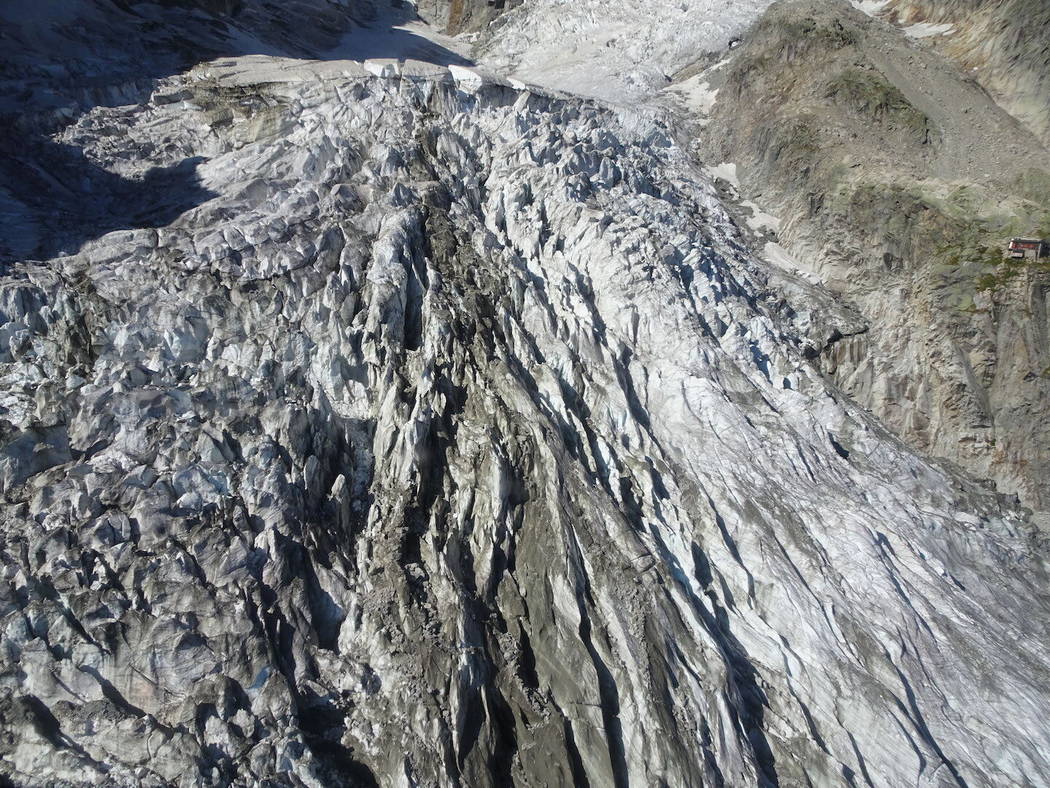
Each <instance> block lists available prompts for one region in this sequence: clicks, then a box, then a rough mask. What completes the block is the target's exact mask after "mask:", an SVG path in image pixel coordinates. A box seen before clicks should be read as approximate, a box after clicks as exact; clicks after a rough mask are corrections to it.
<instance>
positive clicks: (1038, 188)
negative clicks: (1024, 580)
mask: <svg viewBox="0 0 1050 788" xmlns="http://www.w3.org/2000/svg"><path fill="white" fill-rule="evenodd" d="M698 78H699V77H698ZM703 78H706V77H703ZM710 78H711V79H712V80H715V81H718V80H720V82H719V84H720V85H721V88H720V90H719V92H718V94H717V101H716V102H715V103H714V107H713V109H712V110H711V113H710V117H709V118H708V119H707V121H706V122H707V125H706V126H705V127H704V128H703V130H702V132H700V136H701V137H702V140H703V142H702V147H703V148H704V156H705V157H706V158H707V159H708V160H709V161H711V162H712V163H714V162H733V163H734V164H736V165H737V170H736V173H737V175H738V176H739V178H740V180H741V183H742V189H743V192H744V195H745V196H750V197H751V198H753V199H758V200H760V201H761V203H762V205H763V206H764V207H765V208H766V209H767V210H768V211H770V212H772V213H773V214H776V215H777V216H778V217H779V219H780V222H779V239H780V240H781V241H782V242H783V243H784V245H786V246H789V247H790V248H791V250H792V251H793V252H794V253H795V254H794V257H795V261H794V264H795V265H797V266H799V267H802V268H804V269H806V270H809V271H811V272H813V273H815V274H817V275H819V276H820V277H821V278H822V279H823V281H824V282H825V284H826V285H827V287H828V288H829V289H830V290H832V291H833V292H835V293H836V294H838V295H839V296H840V297H842V298H843V299H845V300H846V301H848V302H852V303H854V304H855V305H857V307H858V308H859V310H860V312H861V313H862V315H863V316H864V319H865V320H866V322H867V323H868V324H869V326H870V330H868V331H866V332H863V333H861V334H858V335H856V336H853V337H850V338H848V339H846V340H844V341H841V342H838V343H836V344H834V345H833V346H831V347H830V348H828V349H827V350H826V351H825V352H824V353H823V354H822V356H821V359H822V364H823V366H824V368H825V369H826V371H827V372H828V373H829V374H831V375H832V376H833V378H834V380H835V381H836V383H837V384H838V385H839V386H841V387H842V388H843V389H844V390H845V391H847V392H848V393H850V394H851V395H852V396H853V397H854V398H855V399H856V400H857V401H858V402H860V403H862V404H863V405H865V406H866V407H868V408H870V409H871V410H872V411H873V412H874V413H875V414H877V415H878V416H879V418H880V419H882V420H883V422H884V423H886V424H887V425H889V426H890V427H891V429H893V430H894V431H895V432H896V433H897V434H899V435H901V436H902V437H903V438H905V439H906V440H907V441H908V442H910V443H911V444H912V445H915V446H917V447H919V448H921V449H923V450H925V451H929V452H932V453H933V454H935V455H938V456H941V457H946V458H950V459H951V460H953V461H955V462H958V463H959V464H961V465H962V466H964V467H965V468H967V469H968V470H970V471H971V472H973V473H975V474H977V475H978V476H981V477H988V478H991V479H993V480H994V481H995V482H996V483H998V485H999V488H1000V490H1002V491H1004V492H1009V493H1017V494H1019V495H1021V497H1022V499H1023V500H1024V501H1025V502H1026V503H1027V504H1029V505H1031V506H1034V507H1036V508H1038V509H1046V508H1048V507H1050V486H1048V485H1047V479H1048V478H1050V475H1048V474H1050V436H1048V435H1047V434H1046V432H1045V431H1043V430H1033V429H1031V427H1030V425H1032V424H1041V423H1045V422H1046V421H1047V420H1050V342H1048V337H1050V322H1048V317H1047V315H1048V311H1047V304H1048V298H1050V269H1048V268H1047V266H1046V265H1045V264H1043V263H1035V262H1034V261H1029V262H1028V263H1024V264H1021V263H1011V262H1005V261H1004V260H1003V250H1004V248H1005V245H1006V242H1007V240H1008V239H1009V238H1010V236H1011V235H1028V234H1036V235H1038V234H1042V235H1047V234H1050V154H1048V153H1047V151H1046V149H1045V148H1044V147H1043V146H1042V145H1041V144H1040V143H1039V142H1038V141H1037V140H1036V139H1035V138H1034V137H1033V136H1032V135H1031V134H1030V133H1029V132H1028V131H1026V130H1025V129H1024V128H1022V127H1021V126H1020V125H1019V124H1018V123H1017V122H1016V121H1014V120H1013V119H1012V118H1011V117H1010V116H1009V115H1007V114H1006V113H1005V112H1004V111H1003V110H1002V109H1001V108H999V107H998V106H996V105H995V103H994V102H993V101H992V100H991V99H990V98H989V97H988V95H987V94H986V93H984V91H982V90H981V89H980V87H979V86H978V85H976V84H975V83H974V82H973V81H972V80H968V79H964V78H962V77H961V76H960V75H959V74H958V72H957V71H956V70H955V69H954V68H953V67H952V66H951V65H950V64H947V63H945V62H944V61H943V60H942V59H941V58H940V57H939V56H938V55H937V54H935V53H934V52H932V51H930V49H929V47H928V46H926V45H925V44H923V43H921V42H914V41H911V40H910V39H909V38H907V37H906V36H904V35H903V34H901V33H900V32H899V31H897V30H895V29H894V28H891V27H890V26H888V25H886V24H884V23H882V22H878V21H875V20H871V19H868V18H867V17H865V16H864V15H863V14H861V13H859V12H857V11H854V10H853V9H851V8H849V7H848V6H847V5H846V4H845V3H834V2H793V3H783V4H777V5H776V6H774V7H772V8H771V9H770V10H769V12H768V14H767V15H766V16H765V17H764V18H763V20H762V21H761V22H760V24H759V25H758V26H756V28H755V29H754V31H752V33H751V34H750V35H749V37H748V40H747V41H746V42H745V44H744V45H743V46H741V47H740V48H739V49H738V50H737V51H736V53H734V55H733V57H732V59H731V61H730V62H729V63H728V64H727V65H726V66H725V68H724V70H723V71H721V72H720V73H717V74H712V75H711V76H710ZM759 195H760V196H759Z"/></svg>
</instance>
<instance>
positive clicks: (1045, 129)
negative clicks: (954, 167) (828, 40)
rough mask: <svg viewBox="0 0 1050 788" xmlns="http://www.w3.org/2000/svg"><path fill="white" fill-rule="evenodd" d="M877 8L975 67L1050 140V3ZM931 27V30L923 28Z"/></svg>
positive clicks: (923, 3)
mask: <svg viewBox="0 0 1050 788" xmlns="http://www.w3.org/2000/svg"><path fill="white" fill-rule="evenodd" d="M878 6H879V7H878V9H877V11H878V12H879V13H880V14H881V15H885V17H886V18H888V19H891V20H893V21H895V22H897V23H899V24H902V25H906V26H908V27H909V28H911V29H912V30H913V31H916V32H929V33H939V35H931V36H930V42H931V43H932V44H933V45H934V46H935V47H936V48H937V49H938V51H940V52H943V53H944V54H945V55H947V56H948V57H949V58H951V59H952V60H953V61H955V62H956V63H958V64H959V65H960V66H961V67H962V68H964V69H965V70H967V71H970V72H972V73H973V74H974V75H975V76H976V77H977V79H978V80H979V81H980V83H981V85H983V86H984V87H985V88H987V89H988V91H989V92H990V93H991V94H992V96H993V97H995V99H996V101H998V102H999V103H1000V104H1002V106H1003V107H1004V108H1005V109H1006V110H1007V111H1008V112H1010V113H1011V114H1012V115H1014V116H1015V117H1017V118H1020V119H1021V120H1022V121H1023V122H1024V123H1025V125H1027V126H1028V127H1029V128H1030V129H1031V130H1032V131H1034V132H1035V133H1036V134H1037V135H1038V136H1039V137H1040V138H1041V139H1042V140H1043V142H1050V5H1048V4H1047V3H1045V2H1043V1H1042V0H1007V2H993V1H992V0H950V1H948V2H946V1H945V0H887V2H884V3H879V4H878ZM923 28H926V29H927V30H926V31H923Z"/></svg>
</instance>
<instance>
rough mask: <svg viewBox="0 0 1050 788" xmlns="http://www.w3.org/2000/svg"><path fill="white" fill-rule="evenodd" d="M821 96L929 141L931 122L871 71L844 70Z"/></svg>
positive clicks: (868, 69)
mask: <svg viewBox="0 0 1050 788" xmlns="http://www.w3.org/2000/svg"><path fill="white" fill-rule="evenodd" d="M824 96H825V98H829V99H831V100H833V101H837V102H839V103H841V104H843V105H845V106H846V107H848V108H849V109H851V110H853V111H854V112H856V113H857V114H859V115H862V116H864V117H866V118H871V119H872V120H874V121H875V122H876V123H881V124H884V125H892V126H897V127H899V128H902V129H904V130H905V131H906V132H908V133H909V134H911V135H913V136H914V137H916V139H918V141H919V142H922V143H926V142H929V140H930V136H931V131H932V130H933V122H932V121H931V120H930V119H929V118H928V117H927V116H926V114H925V113H924V112H921V111H920V110H918V109H916V108H915V106H914V105H913V104H912V103H911V102H910V101H908V99H907V98H905V96H904V94H903V93H901V92H900V90H898V89H897V86H896V85H894V84H893V83H892V82H890V81H889V80H887V79H886V77H884V76H883V75H882V73H880V72H879V71H877V70H875V69H873V68H856V67H854V68H848V69H846V70H845V71H843V72H842V73H840V74H839V75H838V76H837V77H835V78H834V79H833V80H831V82H829V83H828V85H827V87H826V89H825V91H824Z"/></svg>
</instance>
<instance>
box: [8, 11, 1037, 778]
mask: <svg viewBox="0 0 1050 788" xmlns="http://www.w3.org/2000/svg"><path fill="white" fill-rule="evenodd" d="M235 10H237V15H238V17H239V19H238V20H237V21H231V19H229V18H225V17H221V16H219V17H213V19H214V20H215V22H216V25H217V26H216V27H215V29H216V30H217V31H220V32H221V33H222V36H221V40H220V43H223V44H224V45H227V46H229V45H231V42H232V44H237V43H238V42H241V41H243V39H242V38H239V37H238V36H235V35H232V34H231V32H230V31H231V30H234V29H239V30H246V29H247V28H244V27H241V25H243V22H242V21H240V20H243V19H246V18H253V17H251V16H249V17H244V16H240V15H242V14H258V16H257V17H254V18H256V19H258V20H262V21H265V20H266V19H268V18H269V17H267V14H270V13H273V10H272V9H271V8H270V7H269V5H268V4H263V3H258V4H255V3H252V2H250V0H245V3H244V5H243V6H242V7H241V8H240V9H235ZM327 10H329V11H331V12H332V13H333V14H336V16H335V17H334V19H335V20H336V21H337V22H338V24H336V25H334V26H333V28H332V29H333V30H344V31H350V33H351V34H353V29H354V27H355V25H357V26H359V25H360V20H361V19H364V18H365V17H364V16H362V14H363V9H361V8H360V7H358V8H353V7H347V6H344V5H342V4H338V5H337V4H332V5H331V6H330V7H329V8H328V9H327ZM379 10H380V11H381V10H382V9H379ZM150 13H154V12H153V11H150ZM178 13H183V12H182V11H179V12H178ZM340 14H342V15H340ZM153 21H154V22H158V24H161V27H159V28H153V29H154V30H160V31H168V32H169V33H170V32H171V30H170V29H169V28H167V27H166V25H168V24H170V23H171V20H170V19H168V18H166V17H160V18H154V19H153ZM271 22H272V23H273V24H274V25H275V26H276V27H277V28H278V29H279V28H280V25H279V24H278V22H277V20H273V19H271ZM253 29H256V28H253ZM311 35H313V34H312V33H311ZM383 35H384V38H382V39H381V40H382V41H385V42H390V41H391V39H390V38H387V37H386V36H388V35H394V34H390V33H389V31H383ZM395 38H398V39H399V40H403V39H401V38H400V34H397V35H395ZM94 40H95V41H97V40H98V39H94ZM341 40H343V41H346V42H350V43H352V42H354V41H360V40H362V39H360V38H354V37H353V36H351V37H349V38H342V39H341ZM369 41H370V42H371V43H369V46H371V45H372V44H374V41H373V40H371V39H369ZM278 43H279V44H280V46H290V45H293V44H294V45H296V46H302V47H304V48H306V47H307V44H308V42H306V41H303V40H299V41H292V42H289V41H279V42H278ZM409 43H410V45H411V46H416V45H417V44H416V42H409ZM330 45H331V42H330V41H328V40H326V41H324V42H323V46H324V47H329V46H330ZM275 46H276V45H275ZM252 48H254V47H251V48H249V47H238V48H235V49H232V50H231V51H228V52H227V53H225V54H224V55H223V56H222V57H218V58H211V53H210V51H202V52H200V53H198V54H197V55H194V54H193V53H192V52H191V53H189V54H190V60H191V61H199V62H197V63H196V65H194V66H192V67H187V68H186V69H185V70H181V71H178V70H173V71H171V72H170V73H167V74H162V73H160V72H159V71H158V73H157V74H155V75H153V76H152V77H150V79H149V80H148V84H147V86H146V91H145V93H144V95H142V96H141V98H138V97H137V96H136V97H133V99H134V100H132V101H131V102H130V103H126V104H118V103H117V102H116V101H108V102H107V101H96V102H95V103H94V105H93V106H91V107H88V106H86V104H87V103H90V99H91V96H92V95H94V94H91V93H90V92H84V91H83V90H82V89H81V87H82V86H78V88H77V89H78V90H81V92H80V93H79V94H78V95H79V96H80V97H81V98H82V99H83V100H84V103H81V104H78V105H77V106H76V107H75V108H74V109H70V110H69V111H68V113H62V112H56V111H53V110H52V109H51V108H50V107H49V106H47V105H46V102H45V104H44V105H40V106H37V107H33V106H32V105H30V104H28V103H27V112H26V116H27V117H26V119H25V121H24V122H25V123H29V122H30V121H31V120H32V122H33V123H34V124H36V125H34V126H33V128H35V129H36V132H35V133H36V134H38V135H39V139H40V145H39V146H38V147H32V148H26V149H24V150H22V151H14V150H11V151H8V152H7V154H6V157H7V158H5V166H13V165H12V164H11V162H15V164H17V166H20V167H23V168H28V169H30V170H33V171H38V172H40V173H41V175H40V177H41V179H42V181H46V180H47V179H46V175H47V174H48V173H49V172H51V171H57V172H59V173H60V174H61V176H62V177H61V179H58V178H56V181H57V184H52V185H51V186H50V188H52V189H54V192H51V193H49V194H61V193H63V192H62V191H61V190H62V189H66V190H67V192H68V194H67V198H66V202H64V203H62V206H63V210H65V211H69V213H67V214H64V215H59V216H55V215H53V214H52V213H49V212H48V211H47V210H46V207H47V206H46V204H45V203H44V202H42V201H38V202H32V201H30V200H29V196H27V195H28V192H26V191H16V190H15V189H14V184H13V181H11V180H5V183H6V184H7V185H8V188H9V189H10V190H11V193H13V194H15V195H16V196H17V205H18V206H21V207H19V208H18V210H17V211H12V212H11V213H9V214H7V215H5V217H4V221H5V227H10V228H12V229H13V230H22V231H24V233H23V237H24V238H27V237H29V235H32V239H31V240H30V241H25V242H24V243H23V245H22V246H20V247H18V248H8V249H6V250H5V253H6V255H7V260H6V262H5V265H4V271H3V278H2V280H0V375H2V377H3V386H2V387H0V408H2V410H0V418H2V422H0V426H2V429H3V438H4V440H3V449H2V452H0V457H2V459H0V490H2V494H3V504H2V507H0V559H2V560H0V566H2V567H3V572H4V584H3V585H2V586H0V732H2V733H3V735H2V736H0V772H2V774H3V775H4V779H6V780H8V781H10V782H11V783H13V784H16V785H98V784H110V785H168V784H175V785H183V786H193V785H224V786H225V785H259V784H265V785H278V786H283V785H311V786H322V785H365V786H367V785H382V786H394V785H398V786H401V785H404V786H416V785H419V786H453V785H472V786H474V785H477V786H487V785H492V786H497V785H499V786H503V785H510V784H513V785H536V786H539V785H543V786H548V785H570V784H574V785H615V786H627V785H683V786H686V785H688V786H692V785H732V786H737V785H764V786H770V785H782V786H789V785H806V784H814V785H836V784H844V785H901V784H918V785H937V786H939V785H971V786H977V785H1002V784H1017V785H1045V784H1050V767H1048V765H1047V763H1046V759H1045V752H1046V751H1047V747H1048V746H1050V740H1048V739H1050V736H1048V734H1047V732H1046V729H1045V726H1043V724H1042V717H1043V709H1044V708H1045V706H1046V703H1047V701H1048V697H1047V695H1048V692H1050V690H1048V689H1047V686H1048V685H1047V682H1046V681H1045V679H1046V676H1047V674H1048V668H1050V665H1048V662H1050V656H1048V655H1047V654H1046V653H1045V650H1044V649H1043V648H1042V644H1043V643H1045V642H1046V639H1047V631H1046V623H1047V615H1046V614H1047V611H1048V610H1050V598H1048V591H1047V589H1048V585H1047V567H1046V562H1045V559H1044V556H1045V555H1046V545H1045V540H1044V537H1043V536H1042V535H1041V534H1040V532H1039V531H1038V530H1037V529H1035V528H1033V525H1032V522H1031V519H1030V516H1029V514H1030V513H1028V512H1026V511H1025V510H1022V509H1019V508H1018V507H1016V506H1015V505H1013V503H1012V502H1011V501H1010V500H1008V499H1007V498H1006V497H1004V496H999V495H996V494H994V493H992V492H990V491H989V490H988V489H987V488H985V487H982V486H981V485H979V484H977V483H975V482H974V481H972V480H971V479H969V478H967V477H965V476H963V475H961V474H959V473H956V472H955V471H954V470H952V469H951V468H950V467H946V466H943V465H941V464H938V463H936V462H934V461H931V460H929V459H927V458H925V457H924V456H922V455H921V454H919V453H917V452H916V451H915V450H914V449H912V448H908V447H907V446H905V445H904V444H902V443H901V442H900V441H898V440H897V439H896V438H895V437H893V436H892V435H891V434H890V433H889V432H887V431H886V430H885V429H884V428H883V426H882V425H881V424H880V423H879V422H878V421H876V420H875V419H874V418H873V417H872V416H871V415H869V414H867V413H865V412H864V410H862V409H861V408H859V407H857V406H856V405H855V404H854V403H853V402H852V401H851V400H850V399H849V398H848V397H847V396H845V395H844V394H843V393H842V392H841V391H840V390H839V389H838V388H837V387H836V386H835V385H834V384H833V383H832V382H829V381H828V380H827V379H826V377H825V376H824V374H822V372H821V370H820V369H819V368H817V367H816V366H815V365H814V364H813V363H812V362H811V360H810V359H808V358H807V356H810V355H812V354H811V352H810V349H811V348H812V347H813V344H814V337H820V336H825V329H826V328H827V326H828V325H838V324H839V322H840V321H841V320H842V310H841V308H840V307H839V306H837V305H836V304H835V301H834V299H833V298H831V297H829V296H828V294H827V292H826V290H822V289H821V288H820V287H818V286H815V285H813V284H812V283H810V282H809V281H807V280H806V278H805V277H804V276H802V275H799V274H796V273H792V272H780V271H774V270H773V269H772V268H771V266H770V265H769V263H768V262H767V261H766V260H763V259H762V258H761V257H760V256H757V255H755V254H754V253H753V251H752V250H751V247H750V242H751V238H750V236H749V233H748V232H747V231H746V228H745V230H742V229H741V228H740V227H738V226H737V225H736V224H734V222H733V220H732V219H731V216H730V214H729V213H727V210H726V207H725V206H724V205H723V201H722V198H721V196H720V194H719V192H718V191H717V190H716V188H715V184H714V183H713V182H712V178H711V177H710V176H708V175H707V174H705V172H704V171H703V170H702V169H701V166H700V164H699V162H698V161H697V160H696V159H695V158H694V157H693V156H692V154H691V152H690V151H689V150H688V149H687V147H686V146H685V145H683V144H682V142H681V141H682V140H688V136H687V135H686V134H685V133H684V131H685V130H684V129H683V128H681V127H679V126H678V124H677V120H676V118H675V117H674V116H673V115H670V114H668V113H667V112H666V111H664V110H663V109H660V108H653V107H648V106H617V107H613V106H607V105H605V104H602V103H600V102H597V101H594V100H591V99H581V98H577V97H573V96H569V95H562V94H555V93H552V92H550V91H546V90H542V89H537V88H528V87H525V86H522V85H520V84H517V83H510V82H509V81H504V80H502V79H499V78H494V77H491V76H485V75H484V74H483V73H482V72H480V71H478V70H471V69H467V68H464V67H461V66H455V65H453V66H452V67H451V68H450V69H446V68H445V67H444V66H443V65H442V64H440V63H438V64H434V63H424V62H418V61H409V62H406V63H391V62H388V61H376V60H373V61H369V62H365V63H363V64H362V63H360V62H357V61H354V60H341V59H332V58H331V57H329V58H327V59H316V60H303V59H293V58H289V57H287V56H280V55H275V54H273V53H260V52H252V51H251V49H252ZM324 51H325V52H330V51H331V50H329V49H325V50H324ZM342 51H345V50H342ZM427 51H428V52H429V53H430V54H431V55H433V56H434V58H433V59H436V60H441V59H442V57H441V55H442V50H440V49H435V48H431V49H428V50H427ZM162 54H163V53H162ZM169 54H170V53H169ZM176 54H178V53H176ZM182 54H186V53H182ZM286 54H287V53H286ZM314 54H318V55H320V54H322V52H320V51H318V52H316V53H314ZM347 54H351V53H347ZM444 54H445V55H447V57H448V58H449V62H453V61H452V58H454V57H455V55H454V53H452V52H445V53H444ZM171 56H172V57H175V54H172V55H171ZM94 57H95V58H97V57H99V53H98V52H95V53H94ZM104 62H108V61H104ZM31 67H32V63H29V64H25V63H23V64H22V66H20V67H19V68H21V69H22V70H21V71H14V70H12V71H8V72H5V73H16V74H19V75H21V77H19V78H29V77H32V78H34V79H40V80H46V79H47V69H46V68H39V69H37V70H35V71H34V70H33V69H32V68H31ZM11 68H12V69H14V68H15V67H13V66H12V67H11ZM27 74H28V75H29V77H26V75H27ZM54 84H55V85H56V90H57V89H58V87H59V86H62V85H65V84H67V82H66V80H65V77H63V78H62V79H59V80H58V81H57V82H55V83H54ZM107 95H109V94H107ZM29 110H33V112H30V111H29ZM49 123H50V124H53V125H52V126H48V125H47V124H49ZM45 142H46V143H49V144H50V145H51V146H54V147H48V145H46V144H45ZM56 149H61V150H56ZM70 152H73V153H75V157H74V158H72V159H69V158H62V156H60V155H58V154H60V153H61V154H62V155H72V154H71V153H70ZM56 160H57V162H58V163H57V164H55V162H56ZM158 173H159V174H166V175H163V177H164V178H165V180H160V181H158V180H157V179H158V178H159V177H162V176H161V175H158ZM172 173H177V177H176V176H173V175H171V174H172ZM73 175H76V176H77V177H76V178H73V177H72V176H73ZM158 184H162V186H163V188H161V187H159V186H158ZM93 194H94V195H103V196H105V197H106V199H105V200H104V201H103V202H102V205H101V207H98V206H89V205H85V206H83V207H81V208H78V206H77V201H76V200H74V199H73V197H74V196H77V195H80V196H81V197H84V196H86V195H93ZM23 198H24V199H25V201H23ZM147 198H148V199H150V200H155V201H157V202H156V203H155V204H154V203H148V204H146V205H145V206H144V205H143V200H146V199H147ZM81 202H86V200H81ZM144 208H148V209H149V210H147V211H145V212H144ZM75 210H81V211H83V213H76V212H75ZM89 210H92V211H97V215H98V216H101V217H104V218H105V222H104V223H101V224H96V225H94V226H89V224H88V222H87V221H86V219H85V218H84V217H85V216H91V215H96V214H89V213H87V212H88V211H89ZM9 237H10V235H9Z"/></svg>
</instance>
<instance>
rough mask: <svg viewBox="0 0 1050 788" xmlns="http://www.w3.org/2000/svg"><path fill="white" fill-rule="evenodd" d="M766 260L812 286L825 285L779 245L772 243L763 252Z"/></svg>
mask: <svg viewBox="0 0 1050 788" xmlns="http://www.w3.org/2000/svg"><path fill="white" fill-rule="evenodd" d="M762 253H763V255H764V256H765V258H766V260H767V261H768V262H770V263H772V264H773V265H775V266H776V267H777V268H779V269H780V270H782V271H787V272H788V273H792V274H795V275H796V276H799V277H801V278H802V279H805V280H806V281H807V282H809V283H810V284H814V285H819V284H823V280H822V279H821V278H820V277H819V276H817V275H816V274H815V273H813V272H812V271H807V270H806V269H805V268H803V267H802V265H801V263H799V261H798V260H796V259H795V257H794V256H792V254H791V252H789V251H788V250H787V249H785V248H784V247H783V246H781V245H780V244H778V243H774V242H773V241H770V242H769V243H767V244H766V245H765V247H764V248H763V250H762Z"/></svg>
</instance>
